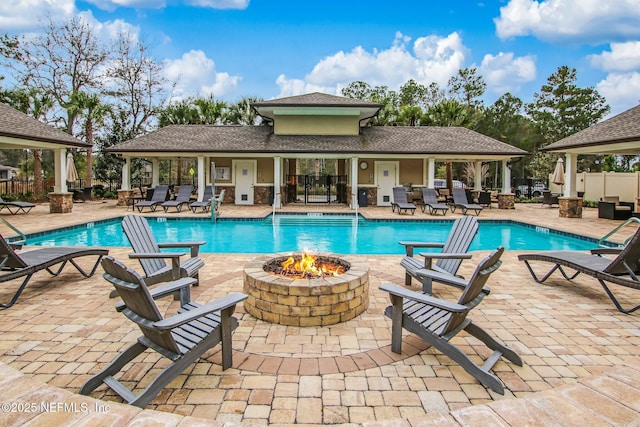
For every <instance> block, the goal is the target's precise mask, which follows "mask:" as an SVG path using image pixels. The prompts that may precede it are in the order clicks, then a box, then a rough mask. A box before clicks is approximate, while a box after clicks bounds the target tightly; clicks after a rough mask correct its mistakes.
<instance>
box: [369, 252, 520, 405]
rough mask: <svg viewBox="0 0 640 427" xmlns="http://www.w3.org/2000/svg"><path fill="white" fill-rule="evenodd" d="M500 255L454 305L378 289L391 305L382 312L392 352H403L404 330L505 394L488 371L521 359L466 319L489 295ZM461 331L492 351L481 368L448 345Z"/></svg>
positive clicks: (466, 286)
mask: <svg viewBox="0 0 640 427" xmlns="http://www.w3.org/2000/svg"><path fill="white" fill-rule="evenodd" d="M503 252H504V249H503V248H502V247H500V248H498V249H497V250H495V251H493V252H492V253H491V254H490V255H489V256H487V257H486V258H485V259H483V260H482V261H481V262H480V263H479V264H478V266H477V268H476V270H475V272H474V273H473V275H472V276H471V278H470V279H469V280H468V281H465V282H464V287H463V289H464V290H463V292H462V295H461V296H460V299H459V300H458V302H457V303H453V302H450V301H445V300H442V299H439V298H435V297H432V296H430V295H429V294H425V293H423V292H415V291H411V290H408V289H405V288H402V287H400V286H396V285H392V284H383V285H382V286H380V289H381V290H383V291H386V292H388V293H389V294H390V297H391V305H390V306H389V307H387V308H386V310H385V311H384V314H385V315H386V316H387V317H389V318H390V319H391V321H392V325H391V351H393V352H394V353H398V354H401V353H402V329H406V330H407V331H409V332H411V333H414V334H416V335H418V337H420V338H421V339H423V340H424V341H426V342H427V343H428V344H430V345H432V346H433V347H435V348H436V349H438V350H439V351H441V352H442V353H443V354H444V355H446V356H448V357H450V358H451V359H452V360H453V361H454V362H456V363H458V364H459V365H460V366H461V367H462V368H463V369H464V370H465V371H467V372H468V373H469V374H471V375H472V376H473V377H475V378H476V379H477V380H478V381H480V382H481V383H482V384H483V385H484V386H485V387H489V388H490V389H491V390H493V391H495V392H496V393H500V394H504V385H503V384H502V381H500V379H499V378H498V377H497V376H496V375H494V374H493V373H491V372H489V370H490V369H491V368H492V367H493V366H494V365H495V364H496V362H498V361H499V360H500V358H501V357H504V358H505V359H507V360H509V361H511V362H512V363H515V364H516V365H518V366H522V360H521V359H520V357H519V356H518V355H517V354H516V353H515V352H514V351H513V350H511V349H509V348H508V347H506V346H505V345H503V344H501V343H499V342H498V341H496V340H495V339H494V338H492V337H491V336H490V335H489V334H488V333H487V332H486V331H485V330H484V329H482V328H481V327H480V326H478V325H476V324H475V323H473V321H472V320H471V319H470V318H469V317H468V314H469V312H470V311H471V309H472V308H473V307H475V306H476V305H478V304H479V303H480V302H481V301H482V299H483V298H484V296H485V295H486V294H487V293H488V292H489V288H488V287H487V286H485V284H486V283H487V280H488V279H489V276H490V275H491V273H493V272H494V271H496V270H497V269H498V267H500V264H501V261H500V257H501V256H502V253H503ZM449 278H454V277H453V276H449ZM434 280H442V281H443V283H445V282H446V280H447V277H440V276H438V277H437V278H436V277H435V276H434ZM452 284H453V283H452ZM458 284H459V281H456V283H455V285H458ZM463 330H464V331H466V332H467V333H469V334H470V335H472V336H474V337H475V338H477V339H478V340H480V341H482V342H483V343H484V344H485V345H486V346H487V347H489V348H490V349H491V350H493V353H492V354H491V355H490V356H489V357H488V358H487V359H486V361H485V362H484V364H483V365H482V366H478V365H476V364H475V363H474V362H473V360H472V359H471V358H470V357H469V356H467V355H466V354H464V353H463V352H462V350H461V349H460V348H459V347H457V346H456V345H454V344H452V343H451V342H450V340H451V339H452V338H453V337H455V336H456V335H457V334H458V333H459V332H460V331H463ZM467 347H470V346H467ZM474 358H475V356H474Z"/></svg>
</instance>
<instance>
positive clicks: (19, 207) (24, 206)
mask: <svg viewBox="0 0 640 427" xmlns="http://www.w3.org/2000/svg"><path fill="white" fill-rule="evenodd" d="M34 207H35V204H33V203H30V202H20V201H16V202H7V201H5V200H2V197H0V211H1V210H2V209H4V208H7V210H8V211H9V212H10V213H11V215H15V214H17V213H20V212H23V213H25V214H28V213H29V212H30V211H31V209H33V208H34Z"/></svg>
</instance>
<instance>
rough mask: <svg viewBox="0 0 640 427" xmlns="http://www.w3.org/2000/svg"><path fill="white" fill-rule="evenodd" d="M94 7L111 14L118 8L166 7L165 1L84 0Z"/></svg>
mask: <svg viewBox="0 0 640 427" xmlns="http://www.w3.org/2000/svg"><path fill="white" fill-rule="evenodd" d="M86 1H87V2H89V3H91V4H93V5H95V6H96V7H98V8H100V9H102V10H107V11H110V12H113V11H114V10H116V9H117V8H119V7H131V8H138V9H142V8H145V9H162V8H164V7H165V6H166V2H165V0H86Z"/></svg>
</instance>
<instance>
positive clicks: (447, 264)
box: [399, 216, 478, 294]
mask: <svg viewBox="0 0 640 427" xmlns="http://www.w3.org/2000/svg"><path fill="white" fill-rule="evenodd" d="M476 234H478V220H477V219H476V218H475V217H472V216H464V217H462V218H458V219H456V220H455V221H454V223H453V227H451V231H450V232H449V236H448V237H447V240H446V242H444V243H442V242H437V243H431V242H408V241H402V242H399V243H400V244H401V245H403V246H404V248H405V253H406V256H405V257H404V258H402V260H401V261H400V265H401V266H403V267H404V268H405V269H406V272H405V279H404V283H405V285H407V286H410V285H411V278H412V277H415V278H416V279H417V280H419V281H420V282H421V283H422V291H423V292H426V293H428V294H430V293H431V279H430V277H429V276H425V275H424V274H423V273H424V272H425V270H432V271H436V272H438V273H443V274H446V275H450V276H455V275H456V273H457V272H458V268H460V264H462V260H464V259H470V258H471V254H470V253H469V252H468V250H469V246H471V242H472V241H473V239H474V237H476ZM415 248H433V249H440V250H441V252H422V253H420V255H421V256H422V257H424V261H422V262H421V261H420V260H419V259H417V258H414V256H413V255H414V249H415ZM434 259H435V260H437V261H436V263H435V264H433V260H434Z"/></svg>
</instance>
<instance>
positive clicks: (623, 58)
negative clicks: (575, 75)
mask: <svg viewBox="0 0 640 427" xmlns="http://www.w3.org/2000/svg"><path fill="white" fill-rule="evenodd" d="M588 58H589V61H590V63H591V66H592V67H595V68H600V69H601V70H603V71H633V70H637V69H640V41H630V42H626V43H611V51H610V52H606V51H605V52H602V53H601V54H600V55H589V57H588Z"/></svg>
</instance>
